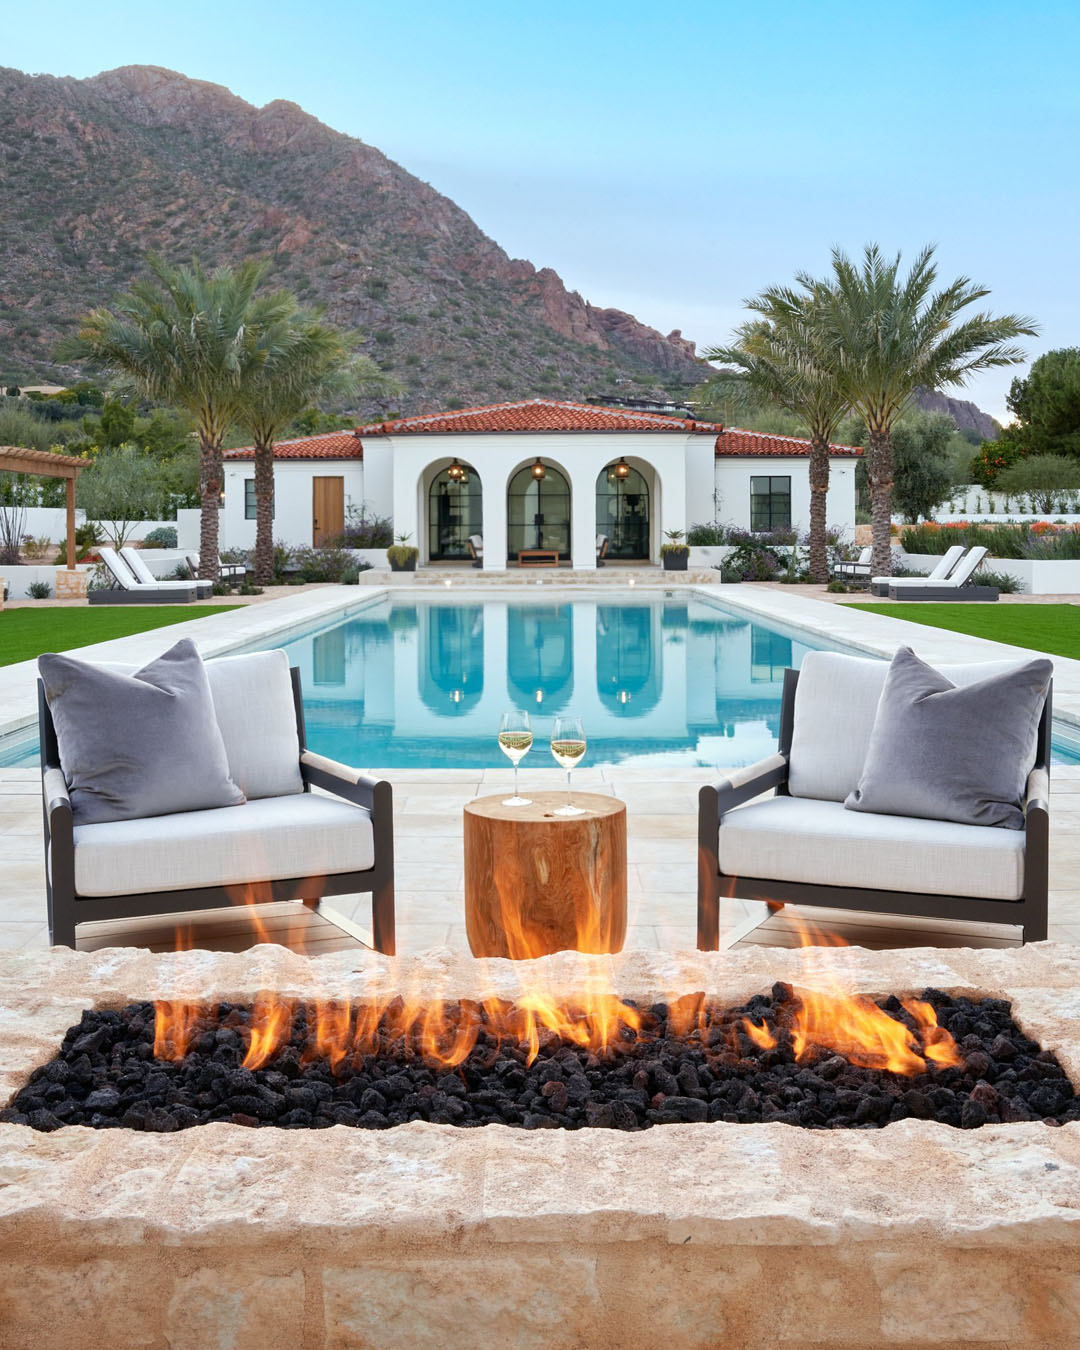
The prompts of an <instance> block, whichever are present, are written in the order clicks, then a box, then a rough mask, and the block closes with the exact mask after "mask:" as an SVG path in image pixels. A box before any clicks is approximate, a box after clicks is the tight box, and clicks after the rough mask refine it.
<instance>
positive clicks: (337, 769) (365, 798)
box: [300, 750, 390, 811]
mask: <svg viewBox="0 0 1080 1350" xmlns="http://www.w3.org/2000/svg"><path fill="white" fill-rule="evenodd" d="M300 774H301V777H302V778H303V780H304V782H305V783H307V784H308V786H309V787H320V788H323V789H325V791H327V792H332V793H333V794H334V796H335V797H344V798H345V800H346V801H350V802H354V803H355V804H356V805H357V806H364V807H366V808H367V809H368V810H369V811H374V809H375V807H376V806H377V805H380V804H381V803H380V801H379V799H380V798H382V799H383V800H385V801H387V803H389V796H388V794H389V793H390V784H389V783H386V782H382V781H380V780H379V779H377V778H370V777H368V775H367V774H363V773H361V772H360V770H359V769H352V768H350V767H349V766H348V765H347V764H339V763H338V762H337V760H336V759H327V757H326V756H325V755H317V754H316V753H315V751H314V750H304V751H303V752H302V753H301V755H300ZM381 789H385V793H384V792H382V791H381Z"/></svg>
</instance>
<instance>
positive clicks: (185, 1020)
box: [154, 999, 202, 1062]
mask: <svg viewBox="0 0 1080 1350" xmlns="http://www.w3.org/2000/svg"><path fill="white" fill-rule="evenodd" d="M201 1012H202V1009H201V1007H200V1005H199V1004H197V1003H188V1002H186V1001H185V1000H183V999H161V1000H159V1001H158V1002H157V1003H155V1004H154V1058H155V1059H172V1060H176V1061H177V1062H179V1061H180V1060H182V1059H183V1058H184V1056H185V1055H186V1054H187V1052H188V1049H189V1048H190V1046H191V1038H192V1036H193V1035H194V1032H195V1024H196V1022H197V1021H198V1020H199V1017H200V1015H201Z"/></svg>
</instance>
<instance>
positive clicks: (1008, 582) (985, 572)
mask: <svg viewBox="0 0 1080 1350" xmlns="http://www.w3.org/2000/svg"><path fill="white" fill-rule="evenodd" d="M974 581H975V584H976V585H977V586H996V587H997V588H998V590H999V591H1001V593H1002V594H1003V595H1015V594H1016V593H1017V591H1019V589H1020V583H1019V582H1018V581H1017V580H1016V578H1015V577H1011V576H1010V575H1009V574H1008V572H995V571H993V570H992V569H990V568H987V567H980V568H979V569H978V570H977V571H976V573H975V576H974Z"/></svg>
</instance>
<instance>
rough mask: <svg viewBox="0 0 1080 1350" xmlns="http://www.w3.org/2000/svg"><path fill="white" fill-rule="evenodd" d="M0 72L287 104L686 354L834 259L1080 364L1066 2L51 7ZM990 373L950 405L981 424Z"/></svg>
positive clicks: (1078, 119) (1071, 22)
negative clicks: (1016, 332) (897, 265)
mask: <svg viewBox="0 0 1080 1350" xmlns="http://www.w3.org/2000/svg"><path fill="white" fill-rule="evenodd" d="M44 15H45V11H42V18H41V21H40V22H32V23H19V24H14V23H7V24H5V25H4V43H3V50H2V52H0V61H2V62H3V63H4V64H5V65H11V66H16V67H18V68H19V69H21V70H26V71H30V72H35V73H37V72H45V73H49V74H55V75H74V76H85V75H92V74H95V73H97V72H98V71H100V70H105V69H109V68H111V67H113V66H118V65H127V64H132V63H145V64H153V65H161V66H169V67H171V68H173V69H176V70H181V71H183V72H184V73H185V74H187V75H191V76H193V77H196V78H200V79H206V80H213V81H215V82H218V83H221V84H225V85H227V86H228V87H229V88H231V89H232V90H233V91H234V92H236V93H237V94H239V95H241V97H243V98H246V99H248V100H249V101H251V102H252V103H256V104H263V103H266V102H269V101H270V100H271V99H274V98H286V99H291V100H293V101H294V102H296V103H299V104H300V105H301V106H302V107H304V108H306V109H307V110H308V111H309V112H311V113H313V114H315V116H317V117H319V118H321V119H322V120H323V121H325V122H327V123H329V124H330V125H331V126H333V127H336V128H337V129H338V130H341V131H345V132H348V133H349V134H351V135H355V136H359V137H361V138H362V139H363V140H365V141H367V142H369V143H370V144H372V145H375V146H378V147H379V149H381V150H383V151H385V152H386V153H387V154H388V155H390V156H391V158H393V159H395V160H397V161H398V162H399V163H400V164H402V165H403V166H404V167H405V168H407V169H409V170H410V171H411V172H413V173H415V174H417V175H418V176H419V177H420V178H423V179H425V180H427V181H428V182H430V183H432V184H433V185H434V186H435V187H436V188H438V189H439V190H440V191H442V192H444V193H446V194H447V196H450V197H452V198H453V199H454V200H455V201H457V202H458V203H459V205H461V206H462V207H464V208H465V209H466V210H467V211H468V212H469V213H470V214H471V215H472V216H473V218H474V219H475V220H476V221H477V223H478V224H479V225H480V226H481V228H482V229H484V230H485V231H486V232H487V233H488V234H490V235H491V236H492V237H493V238H495V239H496V240H497V241H498V242H499V243H500V244H501V245H502V246H503V247H504V248H505V249H506V250H507V251H508V252H509V253H510V254H511V255H512V256H515V257H526V258H529V259H531V261H533V262H534V263H536V264H537V266H545V265H546V266H551V267H554V268H555V269H556V270H557V271H558V272H559V273H560V274H561V275H562V277H563V278H564V280H565V281H566V282H567V284H568V285H569V286H571V287H572V288H574V289H577V290H579V291H581V293H582V294H583V295H584V296H585V297H586V298H587V299H589V300H591V301H593V303H595V304H599V305H614V306H617V307H619V308H622V309H628V310H630V311H632V312H633V313H635V314H636V315H637V316H638V318H640V319H642V320H644V321H645V322H647V323H651V324H653V325H655V326H656V327H658V328H661V329H663V330H664V331H665V332H666V331H668V330H669V329H671V328H676V327H679V328H681V329H682V330H683V332H684V333H685V334H686V336H688V337H691V338H693V339H694V340H695V341H697V342H698V344H699V346H704V345H707V344H709V343H712V342H717V341H722V340H724V339H726V337H727V336H728V334H729V333H730V330H731V328H732V326H733V325H734V324H735V323H737V322H738V321H739V319H740V317H741V315H742V307H741V303H740V302H741V300H742V299H743V298H744V297H745V296H747V295H750V294H752V293H754V292H755V291H756V290H758V289H759V288H760V287H762V286H764V285H768V284H771V283H774V282H780V281H784V280H787V279H788V278H790V276H791V275H792V273H793V272H794V271H796V270H799V269H808V270H811V271H813V270H818V269H822V268H824V266H825V265H826V263H827V259H828V251H829V248H830V246H831V245H832V244H834V243H838V244H840V245H842V246H843V247H845V248H847V249H849V250H853V251H854V250H857V249H859V248H860V247H861V245H862V244H863V243H864V242H865V241H867V240H870V239H874V240H877V241H878V242H879V243H880V244H881V245H882V246H883V247H885V248H886V249H888V250H890V251H891V250H896V249H902V250H903V251H904V252H905V253H906V254H909V255H910V254H912V253H913V252H914V251H915V250H916V249H917V248H918V247H919V246H920V245H922V244H923V243H925V242H929V241H934V242H936V243H937V244H938V245H939V256H940V263H941V269H942V275H943V277H944V278H945V279H947V280H951V279H952V277H953V276H955V275H957V274H959V273H965V274H967V275H969V276H971V277H973V278H974V279H976V280H977V281H980V282H982V283H984V284H986V285H988V286H989V287H990V288H991V290H992V296H991V300H990V304H991V305H992V307H993V308H994V309H996V310H998V311H1019V312H1022V313H1029V314H1032V315H1034V316H1035V317H1036V319H1037V320H1038V322H1039V323H1040V325H1041V328H1042V332H1041V334H1040V336H1039V337H1038V338H1036V339H1034V340H1033V341H1031V342H1030V343H1029V344H1028V349H1029V352H1030V354H1031V355H1032V356H1035V355H1037V354H1038V353H1039V352H1040V351H1045V350H1047V349H1049V348H1051V347H1057V346H1064V345H1072V344H1074V343H1077V342H1080V325H1078V323H1077V301H1078V299H1080V269H1078V267H1077V265H1076V261H1075V251H1076V222H1077V221H1078V220H1080V175H1078V174H1077V145H1078V144H1080V136H1078V133H1080V81H1078V80H1077V78H1076V72H1075V54H1076V52H1077V50H1080V45H1078V43H1080V6H1077V5H1075V4H1058V3H1053V4H1051V3H1043V4H1038V3H1036V4H1033V5H1030V6H1021V5H1018V4H1015V3H1012V4H1002V3H998V2H997V0H989V2H987V0H983V3H968V0H952V3H950V4H948V5H942V4H940V3H938V4H926V3H920V2H918V0H916V2H915V3H906V4H897V3H883V4H878V5H877V6H871V5H866V4H865V3H863V4H854V3H840V2H839V0H837V2H836V3H830V2H829V0H823V2H821V3H813V4H812V3H803V4H798V3H767V2H766V3H758V4H756V5H749V6H747V5H745V4H740V5H734V4H730V3H726V2H718V3H713V4H702V3H684V4H683V5H681V6H679V7H677V8H676V7H671V8H670V10H669V12H667V13H665V7H663V6H658V5H654V4H643V3H638V2H637V0H624V2H623V3H621V4H618V5H616V4H612V3H607V0H600V2H596V0H593V2H590V0H579V2H578V3H568V2H567V0H549V2H548V3H546V4H544V5H530V6H526V5H522V4H514V3H508V2H504V3H501V4H496V3H487V2H486V0H485V2H476V0H461V2H460V3H458V4H454V5H451V4H417V3H410V2H409V0H399V3H397V4H393V5H387V4H379V5H375V4H370V3H367V2H366V0H363V2H362V3H349V2H348V0H322V2H321V3H320V2H319V0H314V2H313V3H307V4H303V5H301V4H290V3H281V2H280V0H278V2H275V0H260V2H259V3H252V2H251V0H218V3H206V0H188V3H186V4H185V6H183V8H182V11H181V10H180V9H178V8H177V7H174V6H168V7H167V6H159V5H150V6H148V5H145V4H134V3H131V4H128V3H96V4H93V5H86V4H85V3H79V4H74V3H70V2H69V0H54V3H53V4H52V5H50V6H49V8H48V11H47V19H46V18H45V17H44ZM1014 373H1016V372H1014V371H1006V372H1002V373H998V374H991V375H987V376H983V377H981V378H980V379H979V380H978V381H977V382H973V384H972V385H971V386H970V388H969V393H968V394H967V395H966V396H967V397H972V398H974V399H975V400H976V401H977V402H979V403H980V404H981V405H982V406H983V407H984V408H986V409H987V411H989V412H991V413H993V414H994V415H995V416H998V417H1002V416H1003V415H1004V413H1005V394H1006V392H1007V390H1008V386H1009V382H1010V380H1011V379H1012V376H1013V374H1014Z"/></svg>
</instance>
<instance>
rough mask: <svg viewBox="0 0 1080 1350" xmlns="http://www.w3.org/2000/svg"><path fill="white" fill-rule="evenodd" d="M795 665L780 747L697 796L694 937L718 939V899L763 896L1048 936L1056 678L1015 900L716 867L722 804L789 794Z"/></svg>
mask: <svg viewBox="0 0 1080 1350" xmlns="http://www.w3.org/2000/svg"><path fill="white" fill-rule="evenodd" d="M798 682H799V672H798V671H797V670H787V671H785V672H784V693H783V703H782V705H781V711H780V744H779V749H778V753H777V754H775V755H772V756H770V757H769V758H768V759H766V760H762V761H761V763H760V764H757V765H754V766H753V767H752V768H749V769H745V770H742V771H741V772H739V773H737V774H733V775H732V777H731V778H730V779H727V780H724V781H722V782H720V783H718V784H717V785H716V786H715V787H713V786H708V787H703V788H702V789H701V792H700V793H699V796H698V906H697V945H698V947H699V949H700V950H702V951H716V950H717V948H718V946H719V941H720V899H721V897H723V898H725V899H728V900H732V899H739V900H765V901H768V902H770V903H771V904H772V905H773V906H775V907H776V908H781V907H782V906H783V905H785V904H793V905H819V906H823V907H824V908H826V909H853V910H866V911H870V912H871V913H877V914H905V915H913V916H917V917H922V918H934V919H961V920H965V921H974V922H981V923H1005V924H1014V925H1019V927H1020V929H1021V932H1022V940H1023V941H1024V942H1040V941H1042V940H1043V939H1045V937H1046V923H1047V891H1048V886H1049V866H1050V808H1049V796H1050V729H1051V722H1052V716H1053V714H1052V695H1053V684H1052V683H1051V685H1050V687H1049V688H1048V689H1047V691H1046V704H1045V706H1044V708H1043V713H1042V720H1041V721H1040V723H1039V733H1038V741H1037V749H1036V754H1035V766H1034V768H1033V769H1032V771H1031V773H1030V775H1029V776H1028V782H1027V791H1026V793H1025V800H1024V833H1025V843H1024V893H1023V896H1022V897H1021V898H1020V899H1019V900H983V899H980V898H979V897H978V896H973V895H925V894H919V893H915V892H909V891H889V890H878V889H876V888H875V889H873V890H870V889H866V888H859V887H853V886H843V885H836V886H821V885H812V884H810V883H808V882H801V881H779V880H771V879H769V878H767V877H742V876H729V875H727V874H726V873H724V872H721V871H720V862H719V857H718V849H719V840H718V834H719V829H720V822H721V820H722V818H723V816H724V815H725V813H726V812H728V811H731V810H733V809H734V808H735V807H737V806H742V805H744V804H745V803H746V802H748V801H751V800H752V799H753V798H754V797H758V796H760V795H761V794H762V793H764V792H767V791H768V790H769V789H770V788H773V789H775V792H776V795H777V796H789V795H790V793H789V792H788V785H787V779H788V762H789V759H790V755H791V739H792V733H793V731H794V727H795V690H796V688H797V686H798Z"/></svg>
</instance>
